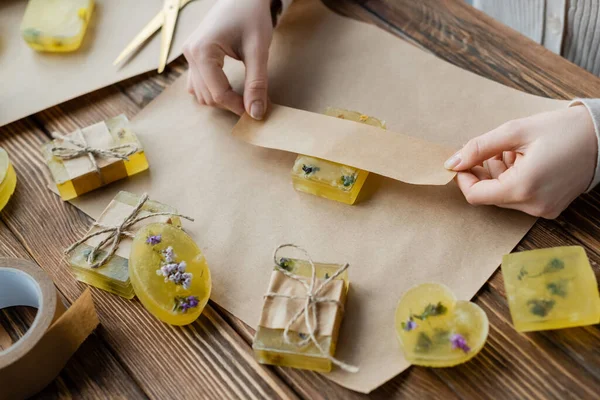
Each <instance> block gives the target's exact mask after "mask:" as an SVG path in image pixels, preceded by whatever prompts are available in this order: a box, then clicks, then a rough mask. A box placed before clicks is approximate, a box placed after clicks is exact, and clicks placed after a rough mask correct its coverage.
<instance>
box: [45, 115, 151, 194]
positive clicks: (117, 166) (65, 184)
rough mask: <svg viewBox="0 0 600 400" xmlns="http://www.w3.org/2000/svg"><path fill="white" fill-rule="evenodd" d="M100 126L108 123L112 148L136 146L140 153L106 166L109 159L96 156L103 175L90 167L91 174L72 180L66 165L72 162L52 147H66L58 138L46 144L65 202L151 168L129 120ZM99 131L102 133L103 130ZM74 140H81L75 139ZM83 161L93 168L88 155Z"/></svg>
mask: <svg viewBox="0 0 600 400" xmlns="http://www.w3.org/2000/svg"><path fill="white" fill-rule="evenodd" d="M100 124H106V128H108V133H107V135H110V137H111V138H112V145H113V146H119V145H135V146H136V147H137V148H138V149H139V150H138V151H137V152H135V153H134V154H132V155H130V156H129V157H128V160H124V161H122V160H117V159H112V162H110V163H105V161H106V159H103V158H102V157H100V156H98V155H95V156H94V157H95V159H96V162H97V163H98V165H99V166H101V168H100V172H101V173H100V174H98V172H97V171H96V170H94V169H92V168H91V167H90V168H89V170H88V172H86V173H84V174H78V175H77V176H75V177H73V176H72V172H70V171H69V168H68V167H67V164H65V163H72V162H73V161H72V160H65V159H63V158H60V157H57V156H55V155H53V153H52V148H53V147H54V146H63V145H64V144H63V143H62V142H61V141H59V140H56V139H55V140H53V141H52V142H49V143H46V144H44V145H43V146H42V155H43V157H44V160H45V161H46V164H47V165H48V168H49V169H50V173H51V175H52V178H53V179H54V182H55V183H56V188H57V190H58V192H59V194H60V197H61V198H62V199H63V200H65V201H66V200H72V199H74V198H76V197H77V196H81V195H82V194H84V193H87V192H90V191H92V190H95V189H97V188H99V187H102V186H104V185H107V184H109V183H111V182H114V181H117V180H119V179H123V178H125V177H128V176H132V175H135V174H137V173H140V172H142V171H145V170H147V169H148V160H147V159H146V155H145V153H144V150H143V148H142V144H141V143H140V141H139V140H138V138H137V136H136V135H135V133H134V132H133V131H132V130H131V129H130V128H129V120H128V119H127V117H126V116H125V115H119V116H117V117H114V118H111V119H108V120H106V121H104V122H103V123H100ZM100 124H95V125H92V126H90V127H87V128H83V130H82V131H83V132H84V134H86V130H90V129H96V128H97V127H98V125H100ZM90 132H96V131H95V130H94V131H90ZM99 132H100V133H102V130H100V131H99ZM72 135H74V134H72ZM75 139H78V138H77V137H75ZM92 147H93V146H92ZM80 158H82V160H81V161H83V162H87V163H88V164H89V165H90V166H91V163H90V161H89V160H88V159H87V158H89V157H88V156H87V155H83V156H81V157H80ZM76 161H79V160H76ZM103 163H105V164H103Z"/></svg>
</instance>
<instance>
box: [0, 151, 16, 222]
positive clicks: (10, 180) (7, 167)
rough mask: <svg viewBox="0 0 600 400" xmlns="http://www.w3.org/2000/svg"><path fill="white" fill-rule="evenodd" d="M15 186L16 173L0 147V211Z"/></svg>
mask: <svg viewBox="0 0 600 400" xmlns="http://www.w3.org/2000/svg"><path fill="white" fill-rule="evenodd" d="M16 186H17V174H16V173H15V169H14V168H13V166H12V164H11V162H10V159H9V158H8V154H7V153H6V151H5V150H4V149H3V148H2V147H0V211H2V209H3V208H4V206H5V205H6V203H8V200H9V199H10V197H11V196H12V194H13V193H14V192H15V187H16Z"/></svg>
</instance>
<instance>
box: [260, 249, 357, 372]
mask: <svg viewBox="0 0 600 400" xmlns="http://www.w3.org/2000/svg"><path fill="white" fill-rule="evenodd" d="M282 260H285V261H284V264H281V266H282V267H283V268H285V269H286V270H287V271H289V272H291V273H293V274H295V275H298V276H300V277H305V279H306V281H308V280H309V278H310V276H311V266H310V264H309V263H308V262H307V261H304V260H297V259H282ZM315 267H316V276H317V278H318V282H322V281H323V280H324V279H327V278H328V277H329V276H332V275H333V274H334V273H335V272H336V271H337V270H338V269H339V268H340V267H342V265H338V264H321V263H315ZM317 285H318V283H317ZM348 287H349V281H348V271H347V270H346V271H344V272H343V273H341V274H340V275H339V276H338V277H336V278H335V279H334V280H332V281H331V282H330V283H329V284H328V287H327V288H324V289H323V292H321V293H320V295H319V296H320V297H327V298H331V299H335V300H337V301H339V302H340V303H341V304H345V302H346V297H347V293H348ZM268 291H269V292H276V293H285V294H290V293H293V294H295V295H298V296H303V295H305V294H306V289H305V288H304V287H303V286H302V285H300V284H299V283H297V282H296V281H294V280H293V279H291V278H289V277H287V276H286V275H284V274H283V273H281V272H280V271H277V270H274V271H273V273H272V275H271V281H270V284H269V288H268ZM303 304H304V300H301V299H288V298H280V297H275V298H269V297H267V298H265V302H264V305H263V310H262V314H261V318H260V321H259V324H258V328H257V330H256V335H255V336H254V342H253V344H252V348H253V350H254V355H255V357H256V359H257V360H258V361H259V362H260V363H262V364H271V365H279V366H285V367H292V368H301V369H309V370H313V371H319V372H329V371H331V368H332V362H331V361H330V360H329V359H328V358H327V357H324V356H323V355H322V354H321V352H320V351H319V349H318V348H317V347H316V346H315V345H314V343H312V342H309V343H308V344H307V345H305V346H303V347H299V346H298V345H296V344H294V342H293V340H294V338H298V340H301V339H304V338H306V337H307V334H308V331H307V328H306V325H305V322H304V318H303V317H301V318H300V319H299V320H298V321H297V322H296V323H295V324H294V325H292V327H291V330H290V337H291V338H292V343H291V344H288V343H285V341H284V338H283V331H284V329H285V326H286V324H287V322H288V321H289V320H290V318H291V317H292V316H293V315H294V314H295V313H296V312H297V311H298V310H299V309H300V308H301V307H302V305H303ZM317 307H318V310H319V312H318V314H317V315H318V322H319V330H318V333H317V340H318V342H319V344H320V345H321V347H322V348H324V349H326V350H327V352H328V353H329V354H330V355H331V356H334V354H335V348H336V344H337V341H338V335H339V330H340V325H341V322H342V318H343V310H341V309H340V307H338V306H337V305H336V304H333V303H321V304H319V305H318V306H317Z"/></svg>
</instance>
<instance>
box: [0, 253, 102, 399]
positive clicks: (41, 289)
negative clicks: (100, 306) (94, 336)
mask: <svg viewBox="0 0 600 400" xmlns="http://www.w3.org/2000/svg"><path fill="white" fill-rule="evenodd" d="M12 306H30V307H35V308H37V309H38V312H37V315H36V317H35V319H34V321H33V324H32V325H31V327H30V328H29V330H28V331H27V332H26V333H25V335H24V336H23V337H22V338H20V339H19V340H18V341H17V342H16V343H14V344H13V345H12V346H10V347H9V348H8V349H6V350H3V351H0V400H4V399H11V400H12V399H20V398H27V397H29V396H31V395H34V394H36V393H38V392H39V391H40V390H42V389H43V388H44V387H45V386H47V385H48V384H49V383H50V382H52V380H53V379H54V378H55V377H56V376H57V375H58V374H59V373H60V371H61V370H62V369H63V367H64V366H65V364H66V363H67V361H68V360H69V358H71V356H72V355H73V353H74V352H75V351H76V350H77V348H79V346H80V345H81V343H83V341H84V340H85V339H86V338H87V337H88V336H89V335H90V333H91V332H92V331H93V330H94V328H96V326H97V325H98V316H97V314H96V310H95V308H94V303H93V301H92V296H91V293H90V292H89V290H86V291H85V292H84V293H83V294H82V295H81V297H79V298H78V299H77V300H76V301H75V303H73V305H72V306H71V307H70V308H69V309H68V310H65V307H64V305H63V304H62V302H61V300H60V297H59V295H58V291H57V290H56V288H55V286H54V283H53V282H52V280H51V279H50V277H49V276H48V275H47V274H46V273H45V272H44V271H43V270H42V269H41V268H40V267H39V266H38V265H36V264H35V263H33V262H31V261H26V260H19V259H13V258H0V309H2V308H5V307H12Z"/></svg>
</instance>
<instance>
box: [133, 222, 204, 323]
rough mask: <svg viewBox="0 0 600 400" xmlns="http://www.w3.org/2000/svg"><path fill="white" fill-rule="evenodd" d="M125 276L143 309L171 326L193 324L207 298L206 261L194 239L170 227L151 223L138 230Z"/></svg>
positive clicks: (176, 228) (178, 229)
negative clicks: (128, 277)
mask: <svg viewBox="0 0 600 400" xmlns="http://www.w3.org/2000/svg"><path fill="white" fill-rule="evenodd" d="M129 276H130V278H131V284H132V285H133V289H134V290H135V294H136V296H137V297H138V299H140V301H141V302H142V304H143V305H144V307H145V308H146V309H147V310H148V311H149V312H150V313H151V314H152V315H154V316H155V317H156V318H158V319H159V320H161V321H163V322H166V323H168V324H171V325H187V324H189V323H192V322H194V321H195V320H196V319H197V318H198V317H199V316H200V314H201V313H202V310H203V309H204V306H206V303H207V302H208V299H209V297H210V290H211V280H210V270H209V269H208V265H207V263H206V259H205V258H204V256H203V255H202V252H201V251H200V249H199V248H198V246H197V245H196V243H194V240H193V239H192V238H191V237H189V236H188V235H187V234H186V233H185V232H183V230H181V229H180V228H178V227H175V226H173V225H169V224H162V223H153V224H149V225H146V226H144V227H143V228H142V229H140V230H139V231H138V233H137V234H136V236H135V238H134V239H133V245H132V246H131V255H130V256H129Z"/></svg>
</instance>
